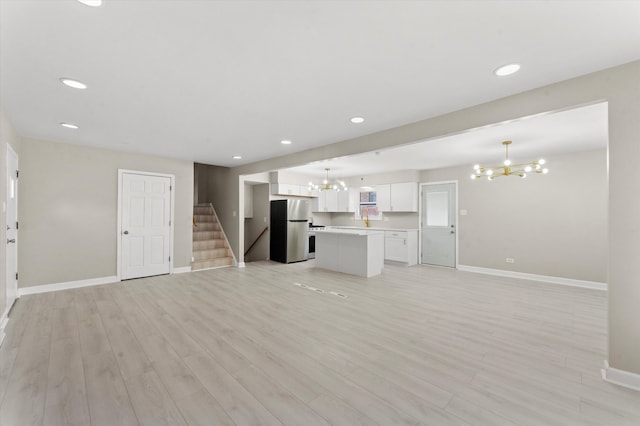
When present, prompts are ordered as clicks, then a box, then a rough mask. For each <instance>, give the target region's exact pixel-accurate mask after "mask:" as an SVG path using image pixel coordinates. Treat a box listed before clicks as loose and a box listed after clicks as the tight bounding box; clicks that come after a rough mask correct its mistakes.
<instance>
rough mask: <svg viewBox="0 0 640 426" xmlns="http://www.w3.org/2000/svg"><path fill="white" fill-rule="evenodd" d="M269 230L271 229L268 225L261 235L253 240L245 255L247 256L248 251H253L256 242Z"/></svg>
mask: <svg viewBox="0 0 640 426" xmlns="http://www.w3.org/2000/svg"><path fill="white" fill-rule="evenodd" d="M268 230H269V227H268V226H267V227H265V228H264V229H263V230H262V232H261V233H260V235H258V237H257V238H256V239H255V240H254V241H253V243H251V245H250V246H249V248H248V249H247V251H245V252H244V255H245V256H246V255H247V253H249V252H250V251H251V249H252V248H253V246H255V245H256V243H257V242H258V240H260V238H262V236H263V235H264V234H266V233H267V231H268Z"/></svg>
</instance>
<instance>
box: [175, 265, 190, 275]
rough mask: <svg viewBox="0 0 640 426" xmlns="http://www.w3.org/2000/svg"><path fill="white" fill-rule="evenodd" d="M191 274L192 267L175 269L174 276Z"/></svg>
mask: <svg viewBox="0 0 640 426" xmlns="http://www.w3.org/2000/svg"><path fill="white" fill-rule="evenodd" d="M187 272H191V266H181V267H180V268H173V271H172V272H171V273H172V274H185V273H187Z"/></svg>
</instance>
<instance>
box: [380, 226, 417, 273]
mask: <svg viewBox="0 0 640 426" xmlns="http://www.w3.org/2000/svg"><path fill="white" fill-rule="evenodd" d="M384 260H385V261H386V260H389V261H392V262H402V263H406V264H407V266H411V265H415V264H417V263H418V231H417V230H411V231H384Z"/></svg>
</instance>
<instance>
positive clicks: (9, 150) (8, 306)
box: [0, 143, 20, 325]
mask: <svg viewBox="0 0 640 426" xmlns="http://www.w3.org/2000/svg"><path fill="white" fill-rule="evenodd" d="M10 156H14V157H15V159H16V170H19V164H20V163H19V161H20V157H19V156H18V153H17V152H16V150H15V149H13V147H12V146H11V145H10V144H8V143H7V163H6V164H5V166H6V167H5V169H6V173H5V178H8V177H9V173H10V170H9V161H10ZM18 181H19V177H16V197H15V203H16V212H15V214H16V222H20V220H19V218H18V212H19V210H18V197H19V196H20V184H19V182H18ZM6 185H7V187H6V188H5V190H6V194H5V199H4V200H3V201H4V202H5V203H6V204H5V205H6V209H7V211H5V218H6V216H8V214H7V213H8V209H9V187H8V185H9V179H6ZM17 234H18V229H16V242H15V245H14V247H15V268H16V273H17V272H18V244H19V243H20V239H19V238H18V235H17ZM5 235H6V230H5ZM8 260H9V255H8V254H7V251H6V249H5V258H4V265H5V268H6V271H5V282H6V287H5V297H6V309H5V312H4V313H3V314H0V315H4V314H8V312H9V310H10V309H11V307H12V306H13V303H15V301H16V300H18V298H19V297H20V295H19V292H18V290H19V285H18V280H17V279H13V278H12V279H9V276H8V274H9V269H8V268H7V261H8ZM10 285H14V286H15V288H13V290H14V295H15V297H14V298H13V300H9V297H8V296H9V286H10ZM2 318H3V317H0V322H2ZM0 325H1V324H0Z"/></svg>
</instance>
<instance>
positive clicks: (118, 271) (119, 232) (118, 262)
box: [116, 169, 176, 281]
mask: <svg viewBox="0 0 640 426" xmlns="http://www.w3.org/2000/svg"><path fill="white" fill-rule="evenodd" d="M125 174H134V175H143V176H158V177H166V178H169V179H170V182H171V183H170V185H171V191H170V198H171V201H170V203H171V206H170V207H169V208H170V210H171V218H170V221H171V225H170V231H169V258H170V260H169V274H173V243H174V241H175V238H174V230H175V218H174V216H175V187H176V185H175V180H176V177H175V175H171V174H167V173H155V172H145V171H141V170H128V169H118V210H117V212H116V215H117V228H116V245H117V249H116V277H117V279H118V281H122V177H123V175H125Z"/></svg>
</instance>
